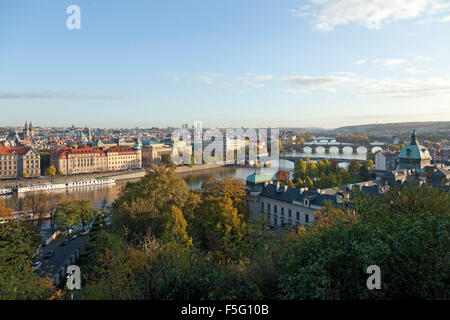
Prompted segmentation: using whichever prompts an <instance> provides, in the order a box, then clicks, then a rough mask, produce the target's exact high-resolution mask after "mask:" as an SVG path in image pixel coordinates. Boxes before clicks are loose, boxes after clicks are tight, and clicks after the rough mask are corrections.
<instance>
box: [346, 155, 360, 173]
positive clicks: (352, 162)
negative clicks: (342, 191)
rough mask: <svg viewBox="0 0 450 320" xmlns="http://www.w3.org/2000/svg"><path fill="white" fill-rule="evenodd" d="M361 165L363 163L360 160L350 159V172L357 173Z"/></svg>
mask: <svg viewBox="0 0 450 320" xmlns="http://www.w3.org/2000/svg"><path fill="white" fill-rule="evenodd" d="M360 167H361V164H360V163H359V161H358V160H355V159H353V160H350V164H349V165H348V172H349V173H350V175H352V176H353V175H355V174H356V173H357V172H359V168H360Z"/></svg>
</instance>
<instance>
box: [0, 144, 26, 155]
mask: <svg viewBox="0 0 450 320" xmlns="http://www.w3.org/2000/svg"><path fill="white" fill-rule="evenodd" d="M30 149H31V148H30V147H26V146H17V147H5V146H2V145H0V154H2V155H13V154H20V155H22V154H25V153H27V152H28V151H29V150H30Z"/></svg>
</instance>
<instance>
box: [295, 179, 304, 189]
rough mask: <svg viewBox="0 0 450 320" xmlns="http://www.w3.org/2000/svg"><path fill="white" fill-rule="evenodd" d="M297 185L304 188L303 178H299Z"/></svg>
mask: <svg viewBox="0 0 450 320" xmlns="http://www.w3.org/2000/svg"><path fill="white" fill-rule="evenodd" d="M295 185H296V187H297V188H303V186H304V183H303V180H302V179H300V178H298V179H297V182H296V184H295Z"/></svg>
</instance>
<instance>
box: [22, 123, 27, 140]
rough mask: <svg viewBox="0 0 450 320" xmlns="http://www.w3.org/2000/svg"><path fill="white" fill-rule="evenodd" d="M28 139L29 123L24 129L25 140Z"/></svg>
mask: <svg viewBox="0 0 450 320" xmlns="http://www.w3.org/2000/svg"><path fill="white" fill-rule="evenodd" d="M26 139H28V122H25V127H24V128H23V140H26Z"/></svg>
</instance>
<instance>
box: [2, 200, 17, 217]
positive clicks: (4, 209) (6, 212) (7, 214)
mask: <svg viewBox="0 0 450 320" xmlns="http://www.w3.org/2000/svg"><path fill="white" fill-rule="evenodd" d="M13 217H14V210H13V209H10V208H7V207H6V201H5V200H0V218H1V219H10V218H13Z"/></svg>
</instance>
